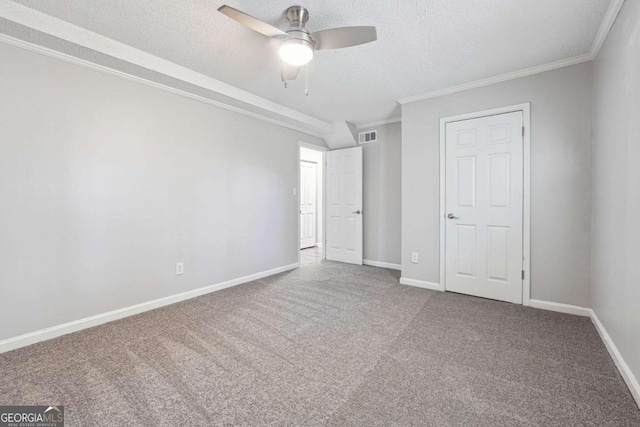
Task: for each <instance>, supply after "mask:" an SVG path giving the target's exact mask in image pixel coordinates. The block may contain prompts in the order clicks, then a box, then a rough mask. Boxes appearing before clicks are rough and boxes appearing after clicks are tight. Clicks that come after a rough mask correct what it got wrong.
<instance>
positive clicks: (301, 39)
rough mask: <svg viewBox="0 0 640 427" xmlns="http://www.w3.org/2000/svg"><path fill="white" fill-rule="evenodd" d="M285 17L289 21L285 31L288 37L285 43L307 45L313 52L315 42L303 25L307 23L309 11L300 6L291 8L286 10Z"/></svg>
mask: <svg viewBox="0 0 640 427" xmlns="http://www.w3.org/2000/svg"><path fill="white" fill-rule="evenodd" d="M285 15H286V16H287V19H288V20H289V29H287V31H286V33H287V34H288V35H289V37H288V38H287V40H286V41H285V43H286V42H288V41H289V40H296V41H295V43H298V44H304V45H307V46H309V47H310V48H311V49H313V50H315V42H314V41H313V39H312V38H311V36H310V35H309V31H308V30H307V29H306V28H305V24H306V23H307V21H309V11H308V10H307V9H305V8H304V7H302V6H291V7H290V8H288V9H287V10H286V12H285Z"/></svg>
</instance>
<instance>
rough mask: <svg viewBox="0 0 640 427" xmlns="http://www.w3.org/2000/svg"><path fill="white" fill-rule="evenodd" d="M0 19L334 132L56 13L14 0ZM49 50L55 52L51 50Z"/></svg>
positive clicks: (314, 130) (318, 131)
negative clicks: (74, 22)
mask: <svg viewBox="0 0 640 427" xmlns="http://www.w3.org/2000/svg"><path fill="white" fill-rule="evenodd" d="M0 18H4V19H7V20H9V21H12V22H15V23H17V24H20V25H23V26H25V27H28V28H31V29H34V30H36V31H40V32H42V33H45V34H48V35H50V36H53V37H56V38H59V39H61V40H64V41H67V42H70V43H73V44H76V45H78V46H82V47H85V48H87V49H91V50H93V51H96V52H100V53H102V54H105V55H109V56H111V57H113V58H116V59H119V60H122V61H126V62H128V63H130V64H134V65H137V66H140V67H143V68H146V69H148V70H151V71H155V72H158V73H161V74H163V75H166V76H169V77H172V78H175V79H178V80H181V81H183V82H186V83H189V84H193V85H196V86H198V87H201V88H203V89H206V90H210V91H212V92H216V93H218V94H221V95H224V96H227V97H230V98H233V99H235V100H238V101H241V102H243V103H246V104H248V105H251V106H253V107H257V108H260V109H263V110H266V111H269V112H272V113H275V114H277V115H280V116H282V117H284V118H287V119H291V120H294V121H296V122H298V126H297V128H298V129H296V130H301V131H303V132H305V133H310V132H311V134H312V135H316V136H317V135H325V134H328V133H332V132H333V127H332V125H331V124H330V123H328V122H325V121H323V120H320V119H317V118H315V117H312V116H309V115H307V114H304V113H301V112H299V111H296V110H293V109H291V108H289V107H285V106H284V105H281V104H278V103H276V102H273V101H269V100H268V99H265V98H262V97H260V96H257V95H254V94H252V93H250V92H247V91H244V90H242V89H239V88H237V87H235V86H232V85H230V84H227V83H224V82H222V81H220V80H217V79H214V78H212V77H209V76H207V75H205V74H202V73H199V72H197V71H194V70H191V69H189V68H186V67H183V66H181V65H178V64H176V63H173V62H171V61H167V60H165V59H162V58H159V57H157V56H154V55H151V54H149V53H147V52H144V51H142V50H140V49H136V48H134V47H132V46H129V45H126V44H124V43H120V42H118V41H116V40H113V39H110V38H108V37H105V36H102V35H100V34H97V33H94V32H92V31H89V30H87V29H85V28H82V27H79V26H77V25H74V24H71V23H69V22H66V21H63V20H61V19H58V18H55V17H53V16H50V15H47V14H45V13H42V12H39V11H37V10H34V9H31V8H28V7H26V6H23V5H20V4H17V3H14V2H12V1H3V2H1V3H0ZM14 40H15V39H14ZM30 44H31V43H30ZM31 45H32V46H36V45H34V44H31ZM43 49H44V48H43ZM32 50H33V49H32ZM49 51H51V52H53V51H52V50H50V49H49ZM61 55H64V54H61ZM50 56H52V55H50ZM65 56H67V57H69V55H65ZM59 58H61V59H62V58H64V57H63V56H61V57H59ZM65 59H67V58H65ZM76 59H77V58H76ZM83 62H84V63H87V62H88V61H83ZM83 62H79V64H82V65H86V64H83ZM94 65H95V64H94ZM94 69H98V70H101V71H105V69H109V68H108V67H104V66H98V67H97V68H94ZM111 71H116V70H111ZM117 73H118V75H120V76H122V75H125V73H122V72H117ZM131 77H135V78H136V79H137V80H138V81H140V80H145V79H141V78H139V77H136V76H131ZM156 85H157V83H156ZM161 86H163V85H161ZM165 87H166V86H165ZM177 92H180V93H183V94H184V93H187V92H184V91H177ZM200 98H202V99H205V98H204V97H200ZM210 101H211V100H210ZM212 102H216V101H212ZM216 105H218V106H222V105H226V104H223V103H220V102H217V104H216ZM225 108H226V107H225ZM232 108H235V110H234V111H238V112H239V111H247V112H248V113H250V114H253V115H254V116H260V117H262V115H260V114H259V113H256V112H252V111H248V110H244V109H242V108H239V107H232ZM271 120H273V119H271ZM272 123H276V124H279V125H284V124H285V122H282V121H278V120H275V121H274V122H272ZM287 127H289V126H287ZM302 129H305V130H302Z"/></svg>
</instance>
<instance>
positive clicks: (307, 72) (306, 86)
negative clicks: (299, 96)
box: [304, 64, 309, 96]
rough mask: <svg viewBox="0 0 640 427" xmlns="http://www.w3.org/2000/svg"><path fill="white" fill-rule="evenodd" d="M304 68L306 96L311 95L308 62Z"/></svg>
mask: <svg viewBox="0 0 640 427" xmlns="http://www.w3.org/2000/svg"><path fill="white" fill-rule="evenodd" d="M304 68H305V70H304V76H305V79H304V96H309V64H307V65H306V66H305V67H304Z"/></svg>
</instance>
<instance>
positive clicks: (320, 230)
mask: <svg viewBox="0 0 640 427" xmlns="http://www.w3.org/2000/svg"><path fill="white" fill-rule="evenodd" d="M324 151H326V150H323V149H322V147H316V146H313V145H309V144H304V143H302V142H301V143H300V147H299V159H298V163H299V171H300V172H299V184H298V188H299V192H298V200H299V212H300V214H299V216H298V218H299V220H298V234H299V235H298V237H299V239H298V245H299V246H298V248H299V249H300V257H299V260H300V263H301V264H310V263H315V262H319V261H321V260H322V259H324V241H325V238H324V228H325V227H324V192H325V189H324V172H325V168H324V166H325V160H324Z"/></svg>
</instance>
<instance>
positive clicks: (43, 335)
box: [0, 263, 299, 353]
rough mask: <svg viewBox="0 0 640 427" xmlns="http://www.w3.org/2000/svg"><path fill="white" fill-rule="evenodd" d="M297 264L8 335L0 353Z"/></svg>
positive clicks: (251, 279)
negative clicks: (13, 335)
mask: <svg viewBox="0 0 640 427" xmlns="http://www.w3.org/2000/svg"><path fill="white" fill-rule="evenodd" d="M298 267H299V264H298V263H295V264H289V265H284V266H282V267H277V268H274V269H271V270H267V271H262V272H260V273H255V274H251V275H249V276H244V277H239V278H237V279H232V280H227V281H226V282H221V283H217V284H215V285H210V286H205V287H203V288H198V289H194V290H191V291H186V292H182V293H179V294H175V295H171V296H168V297H164V298H159V299H155V300H153V301H147V302H143V303H141V304H136V305H131V306H129V307H124V308H120V309H117V310H113V311H108V312H106V313H101V314H97V315H95V316H90V317H85V318H83V319H78V320H74V321H71V322H68V323H63V324H61V325H56V326H52V327H50V328H45V329H41V330H38V331H34V332H29V333H27V334H23V335H19V336H17V337H13V338H7V339H5V340H2V341H0V353H4V352H7V351H11V350H15V349H17V348H20V347H25V346H27V345H31V344H35V343H37V342H40V341H45V340H50V339H52V338H56V337H59V336H62V335H66V334H70V333H72V332H77V331H81V330H83V329H88V328H92V327H94V326H98V325H102V324H104V323H107V322H113V321H114V320H118V319H122V318H125V317H129V316H133V315H135V314H139V313H143V312H145V311H149V310H154V309H156V308H160V307H164V306H167V305H170V304H175V303H177V302H180V301H184V300H187V299H191V298H195V297H199V296H201V295H205V294H208V293H211V292H216V291H220V290H222V289H226V288H230V287H232V286H237V285H241V284H243V283H247V282H252V281H254V280H259V279H262V278H264V277H268V276H273V275H274V274H279V273H283V272H285V271H289V270H293V269H295V268H298Z"/></svg>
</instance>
